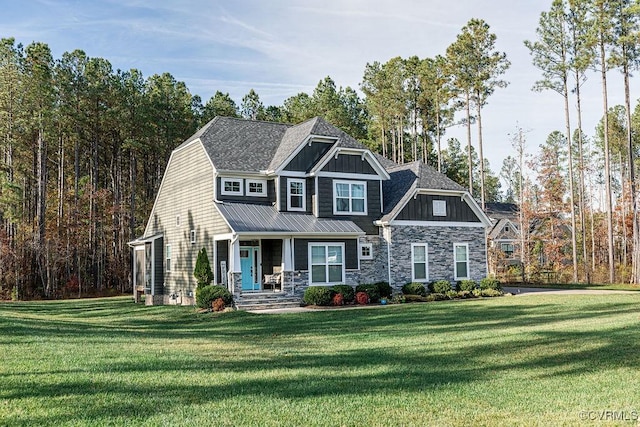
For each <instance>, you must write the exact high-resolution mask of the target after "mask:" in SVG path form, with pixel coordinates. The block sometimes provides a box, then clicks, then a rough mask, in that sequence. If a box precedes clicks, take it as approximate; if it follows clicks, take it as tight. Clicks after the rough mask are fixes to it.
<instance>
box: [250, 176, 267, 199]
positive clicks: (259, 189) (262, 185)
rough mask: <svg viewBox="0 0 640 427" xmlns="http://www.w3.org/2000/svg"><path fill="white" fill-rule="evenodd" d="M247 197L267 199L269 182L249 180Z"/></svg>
mask: <svg viewBox="0 0 640 427" xmlns="http://www.w3.org/2000/svg"><path fill="white" fill-rule="evenodd" d="M246 194H247V196H257V197H267V181H265V180H264V179H248V180H247V192H246Z"/></svg>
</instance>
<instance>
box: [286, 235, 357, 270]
mask: <svg viewBox="0 0 640 427" xmlns="http://www.w3.org/2000/svg"><path fill="white" fill-rule="evenodd" d="M309 243H344V252H345V253H344V257H345V268H346V269H347V270H357V269H358V239H295V240H294V263H295V266H294V268H295V269H296V270H308V269H309Z"/></svg>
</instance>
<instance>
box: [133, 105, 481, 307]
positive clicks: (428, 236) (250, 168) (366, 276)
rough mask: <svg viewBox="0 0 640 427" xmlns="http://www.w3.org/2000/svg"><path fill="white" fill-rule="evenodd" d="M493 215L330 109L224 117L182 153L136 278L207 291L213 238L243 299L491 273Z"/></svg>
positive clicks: (163, 295)
mask: <svg viewBox="0 0 640 427" xmlns="http://www.w3.org/2000/svg"><path fill="white" fill-rule="evenodd" d="M488 225H489V219H488V218H487V217H486V215H485V214H484V212H482V210H481V209H480V208H479V207H478V205H477V203H476V202H475V201H474V200H473V198H472V197H471V196H470V195H469V193H468V192H467V191H466V190H465V189H464V188H462V187H461V186H459V185H458V184H456V183H455V182H453V181H451V180H450V179H448V178H447V177H446V176H444V175H443V174H440V173H438V172H436V171H435V170H434V169H433V168H431V167H429V166H427V165H425V164H423V163H421V162H413V163H409V164H404V165H397V164H395V163H393V162H390V161H389V160H387V159H384V158H383V157H381V156H378V155H376V154H373V153H372V152H371V151H370V150H369V149H367V148H366V147H365V146H363V145H362V144H360V143H359V142H357V141H356V140H354V139H353V138H352V137H350V136H349V135H347V134H346V133H344V132H343V131H341V130H339V129H337V128H335V127H334V126H332V125H330V124H329V123H327V122H326V121H324V120H323V119H321V118H318V117H316V118H314V119H311V120H308V121H306V122H304V123H301V124H298V125H288V124H282V123H270V122H261V121H249V120H241V119H234V118H225V117H216V118H215V119H213V120H212V121H211V122H209V123H208V124H207V125H205V126H204V127H203V128H202V129H200V130H199V131H198V132H197V133H196V134H194V135H193V136H192V137H191V138H189V139H188V140H186V141H185V142H184V143H183V144H181V145H180V146H179V147H177V148H176V149H175V150H174V151H173V153H172V155H171V158H170V159H169V163H168V165H167V169H166V172H165V175H164V177H163V180H162V183H161V185H160V188H159V191H158V195H157V198H156V201H155V203H154V206H153V209H152V212H151V215H150V218H149V221H148V223H147V226H146V229H145V232H144V235H143V236H142V237H140V238H138V239H137V240H135V241H133V242H131V243H130V244H131V246H132V247H133V249H134V250H133V259H134V285H135V286H134V288H135V287H138V286H144V288H145V289H146V293H147V294H148V295H147V301H148V303H153V304H161V303H164V304H193V302H194V293H195V291H196V289H195V287H196V283H195V279H194V277H193V269H194V266H195V260H196V256H197V252H198V251H199V250H200V249H201V248H203V247H204V248H206V250H207V252H208V253H209V257H210V260H211V263H212V268H213V271H214V276H215V279H214V282H215V283H218V284H222V285H224V286H227V287H228V288H229V290H230V291H231V292H232V293H233V295H234V300H235V301H236V303H237V304H238V306H239V307H240V308H243V307H245V308H246V307H250V306H251V307H255V306H259V305H260V304H269V305H273V304H274V303H277V302H280V303H282V304H299V303H300V301H301V299H302V295H303V293H304V290H305V289H306V288H307V287H308V286H328V285H333V284H339V283H344V284H350V285H356V284H358V283H372V282H377V281H387V282H389V283H390V284H391V285H392V286H393V287H394V288H395V289H397V290H398V291H399V289H400V287H401V286H402V285H404V284H405V283H407V282H411V281H418V282H428V281H433V280H439V279H446V280H450V281H456V280H461V279H467V278H470V279H476V280H477V279H480V278H483V277H485V275H486V274H487V261H486V260H487V258H486V245H485V228H486V227H487V226H488Z"/></svg>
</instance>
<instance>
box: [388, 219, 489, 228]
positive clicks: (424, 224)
mask: <svg viewBox="0 0 640 427" xmlns="http://www.w3.org/2000/svg"><path fill="white" fill-rule="evenodd" d="M389 224H390V225H396V226H417V227H466V228H485V226H484V224H483V223H482V222H452V221H412V220H392V221H389Z"/></svg>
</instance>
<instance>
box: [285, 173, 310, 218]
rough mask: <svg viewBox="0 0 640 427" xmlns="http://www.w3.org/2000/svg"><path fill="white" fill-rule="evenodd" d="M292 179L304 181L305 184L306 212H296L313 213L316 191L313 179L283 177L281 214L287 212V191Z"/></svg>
mask: <svg viewBox="0 0 640 427" xmlns="http://www.w3.org/2000/svg"><path fill="white" fill-rule="evenodd" d="M291 179H294V180H295V179H304V182H305V190H304V194H305V211H304V212H302V211H295V212H298V213H308V214H310V213H313V192H314V190H315V188H314V185H313V179H312V178H296V177H288V176H281V177H280V212H287V211H288V209H287V203H288V199H287V190H288V188H289V180H291Z"/></svg>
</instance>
